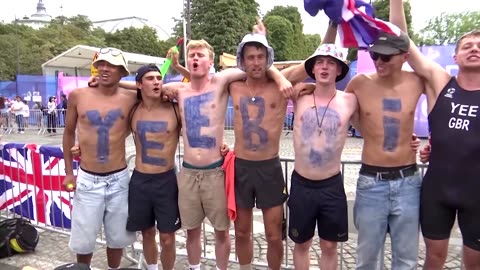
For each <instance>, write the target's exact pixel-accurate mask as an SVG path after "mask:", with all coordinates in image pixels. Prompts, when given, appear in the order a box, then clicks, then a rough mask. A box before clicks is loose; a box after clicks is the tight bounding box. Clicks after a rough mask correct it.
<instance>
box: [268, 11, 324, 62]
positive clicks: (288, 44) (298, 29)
mask: <svg viewBox="0 0 480 270" xmlns="http://www.w3.org/2000/svg"><path fill="white" fill-rule="evenodd" d="M270 16H278V17H283V18H284V19H285V20H286V21H287V22H289V23H290V25H291V27H292V30H293V33H292V34H291V38H288V41H282V40H277V39H276V38H277V37H278V38H284V37H283V35H277V37H275V38H274V37H271V42H272V43H273V44H285V46H278V47H279V50H285V52H283V51H277V49H276V50H275V54H278V55H284V56H285V57H286V59H282V60H299V59H304V54H305V50H306V48H305V37H304V35H303V23H302V18H301V16H300V12H299V11H298V8H297V7H294V6H275V7H273V9H272V10H270V11H268V12H267V13H266V14H265V18H264V21H268V18H269V17H270ZM277 21H278V20H277ZM265 26H267V31H268V32H269V33H270V32H271V29H270V27H269V25H268V24H267V23H266V24H265ZM277 31H278V29H277ZM285 31H289V30H287V29H285ZM269 35H270V34H269ZM317 45H318V44H317ZM310 52H312V51H310ZM275 60H280V58H278V59H277V58H276V59H275Z"/></svg>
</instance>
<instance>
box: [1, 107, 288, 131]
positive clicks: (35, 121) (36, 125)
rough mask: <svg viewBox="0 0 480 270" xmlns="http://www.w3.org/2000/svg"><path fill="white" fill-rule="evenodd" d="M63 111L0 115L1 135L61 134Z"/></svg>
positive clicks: (229, 122) (229, 120)
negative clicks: (18, 116) (21, 131)
mask: <svg viewBox="0 0 480 270" xmlns="http://www.w3.org/2000/svg"><path fill="white" fill-rule="evenodd" d="M66 111H67V110H64V109H56V110H55V113H54V114H49V113H48V111H47V110H36V109H30V111H29V115H28V116H27V117H23V119H22V122H21V123H19V122H18V120H17V118H16V117H15V114H14V113H13V112H2V113H0V127H1V130H0V132H1V134H11V133H16V132H18V131H20V130H21V129H23V130H24V132H28V133H34V132H36V133H37V134H46V133H50V132H51V133H54V132H53V131H55V133H63V130H64V128H65V116H66ZM233 114H234V107H231V106H229V107H227V111H226V116H225V129H226V130H233V123H234V118H233ZM283 129H284V131H285V132H290V131H292V130H293V107H291V106H289V107H288V108H287V112H286V114H285V118H284V122H283Z"/></svg>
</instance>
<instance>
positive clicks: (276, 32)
mask: <svg viewBox="0 0 480 270" xmlns="http://www.w3.org/2000/svg"><path fill="white" fill-rule="evenodd" d="M264 24H265V27H267V29H268V35H267V39H268V43H269V44H270V46H272V48H273V49H274V51H275V53H274V55H275V60H276V61H286V60H290V59H291V57H292V55H293V52H294V48H295V44H294V36H295V32H294V30H293V25H292V23H291V22H290V21H288V20H287V19H286V18H284V17H281V16H276V15H270V16H268V17H265V21H264Z"/></svg>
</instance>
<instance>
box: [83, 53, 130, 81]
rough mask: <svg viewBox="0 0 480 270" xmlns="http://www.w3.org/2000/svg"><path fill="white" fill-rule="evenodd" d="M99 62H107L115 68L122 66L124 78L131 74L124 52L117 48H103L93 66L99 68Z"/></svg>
mask: <svg viewBox="0 0 480 270" xmlns="http://www.w3.org/2000/svg"><path fill="white" fill-rule="evenodd" d="M99 61H106V62H108V63H110V64H112V65H114V66H121V67H123V69H124V70H123V74H122V77H125V76H128V75H129V74H130V72H129V71H128V68H127V65H128V61H127V59H126V58H125V55H124V54H123V52H122V51H121V50H119V49H115V48H101V49H100V52H99V53H98V57H97V59H95V61H93V63H92V65H93V66H94V67H95V68H98V67H97V65H98V62H99Z"/></svg>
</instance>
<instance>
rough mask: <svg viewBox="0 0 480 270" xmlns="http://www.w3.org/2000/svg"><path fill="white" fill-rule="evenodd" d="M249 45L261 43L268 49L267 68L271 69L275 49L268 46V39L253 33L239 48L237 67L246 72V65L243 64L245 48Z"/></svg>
mask: <svg viewBox="0 0 480 270" xmlns="http://www.w3.org/2000/svg"><path fill="white" fill-rule="evenodd" d="M247 43H260V44H261V45H263V46H264V47H265V48H267V54H268V55H267V68H270V67H271V66H272V65H273V59H274V55H273V48H272V47H270V45H268V41H267V37H265V35H261V34H255V33H251V34H248V35H246V36H244V37H243V39H242V42H240V44H239V45H238V47H237V67H238V68H239V69H241V70H243V71H245V64H244V63H243V55H242V52H243V47H245V44H247Z"/></svg>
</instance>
